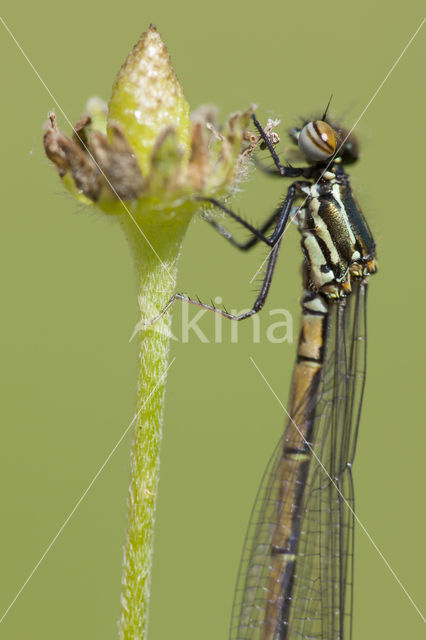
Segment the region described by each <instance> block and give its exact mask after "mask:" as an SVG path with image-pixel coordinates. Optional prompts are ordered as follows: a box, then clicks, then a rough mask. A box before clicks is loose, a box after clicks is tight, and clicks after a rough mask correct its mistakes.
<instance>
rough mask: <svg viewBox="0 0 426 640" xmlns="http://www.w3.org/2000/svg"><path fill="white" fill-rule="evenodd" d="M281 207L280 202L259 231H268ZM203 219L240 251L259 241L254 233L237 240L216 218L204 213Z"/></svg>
mask: <svg viewBox="0 0 426 640" xmlns="http://www.w3.org/2000/svg"><path fill="white" fill-rule="evenodd" d="M281 209H282V205H281V204H280V205H279V207H277V208H276V209H275V211H274V212H273V213H272V215H270V216H269V218H268V219H267V220H266V221H265V222H264V223H263V224H262V226H261V227H260V229H259V231H260V233H262V234H264V233H265V232H266V231H268V229H269V228H270V227H271V226H272V225H273V223H274V222H275V221H276V219H277V217H278V216H279V214H280V213H281ZM203 219H204V220H205V221H206V222H208V223H209V224H210V225H211V226H212V227H213V228H214V229H216V231H217V232H218V233H220V235H222V236H224V238H226V240H229V242H230V243H231V244H232V245H233V246H234V247H237V249H240V250H241V251H247V250H248V249H251V248H252V247H254V246H255V245H256V244H257V243H258V242H261V240H260V238H259V237H258V236H257V235H255V234H253V235H252V236H251V238H249V239H248V240H246V242H239V241H238V240H235V238H234V237H233V235H232V234H231V233H230V232H229V231H228V230H227V229H225V227H223V226H222V225H221V224H219V223H218V222H216V220H214V219H213V218H210V217H208V216H207V215H205V216H203Z"/></svg>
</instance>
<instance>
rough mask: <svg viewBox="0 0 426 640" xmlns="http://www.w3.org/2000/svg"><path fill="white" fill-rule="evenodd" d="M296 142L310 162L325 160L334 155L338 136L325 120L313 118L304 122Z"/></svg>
mask: <svg viewBox="0 0 426 640" xmlns="http://www.w3.org/2000/svg"><path fill="white" fill-rule="evenodd" d="M297 142H298V144H299V149H300V151H301V152H302V153H303V155H304V156H305V157H306V158H307V159H308V160H310V161H311V162H325V161H326V160H329V159H330V158H331V157H332V156H333V155H334V152H335V151H336V147H337V145H338V143H339V138H338V136H337V133H336V132H335V131H334V129H333V128H332V127H330V125H329V124H328V123H327V122H324V121H323V120H313V121H312V122H308V124H305V126H304V127H303V129H302V130H301V132H300V134H299V136H298V140H297Z"/></svg>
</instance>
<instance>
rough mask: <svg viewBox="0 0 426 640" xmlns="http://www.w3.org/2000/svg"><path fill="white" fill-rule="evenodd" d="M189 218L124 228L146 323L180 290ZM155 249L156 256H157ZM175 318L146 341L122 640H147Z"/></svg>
mask: <svg viewBox="0 0 426 640" xmlns="http://www.w3.org/2000/svg"><path fill="white" fill-rule="evenodd" d="M188 221H189V217H188V218H186V217H185V216H184V217H182V216H180V217H179V219H178V220H173V219H172V220H171V221H170V220H169V221H167V223H165V224H158V221H157V223H156V224H153V225H152V226H149V225H147V224H146V223H145V224H144V234H145V236H146V238H147V239H148V240H149V243H150V244H151V246H152V248H151V247H150V246H149V244H148V243H147V241H146V239H145V238H144V237H143V236H142V235H141V234H140V232H139V231H138V229H137V228H136V227H135V226H134V225H133V223H132V222H130V221H128V220H126V221H124V223H123V226H124V227H125V232H126V235H127V237H128V239H129V241H130V244H131V246H132V249H133V253H134V256H135V260H136V273H137V283H138V299H139V305H140V308H141V313H142V323H143V320H144V319H146V320H149V319H151V318H153V317H155V316H156V315H157V313H158V312H159V311H160V310H161V309H162V308H163V307H164V306H165V304H166V302H167V301H168V299H169V298H170V296H171V295H172V293H173V292H174V289H175V279H176V273H177V264H178V259H179V253H180V248H181V243H182V239H183V236H184V233H185V231H186V227H187V224H188ZM153 248H154V249H155V252H156V254H157V255H156V254H155V253H154V251H153ZM170 326H171V314H170V313H167V314H165V316H164V317H163V318H161V319H160V320H159V321H158V322H157V323H156V324H155V325H154V326H153V327H151V328H149V329H147V330H144V329H143V328H142V330H141V332H140V334H139V336H140V351H139V360H138V383H137V395H136V414H135V415H136V417H135V422H134V436H133V445H132V450H131V455H130V473H131V477H130V487H129V496H128V517H127V535H126V545H125V550H124V568H123V578H122V595H121V619H120V640H145V639H146V637H147V628H148V608H149V598H150V588H151V567H152V556H153V538H154V521H155V507H156V501H157V491H158V480H159V462H160V460H159V453H160V443H161V434H162V420H163V413H164V391H165V378H166V375H167V367H168V356H169V335H170Z"/></svg>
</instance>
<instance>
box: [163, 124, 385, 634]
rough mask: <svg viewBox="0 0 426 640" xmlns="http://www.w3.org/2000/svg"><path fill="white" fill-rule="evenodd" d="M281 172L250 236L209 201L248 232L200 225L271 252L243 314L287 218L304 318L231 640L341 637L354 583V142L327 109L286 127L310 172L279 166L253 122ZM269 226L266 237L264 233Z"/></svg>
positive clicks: (360, 383) (368, 270)
mask: <svg viewBox="0 0 426 640" xmlns="http://www.w3.org/2000/svg"><path fill="white" fill-rule="evenodd" d="M253 121H254V124H255V126H256V128H257V130H258V132H259V134H260V136H261V137H262V138H263V142H264V145H265V146H266V147H267V148H268V149H269V151H270V153H271V156H272V158H273V160H274V163H275V169H274V170H272V171H269V172H270V173H274V174H275V175H278V176H281V177H291V178H297V180H295V181H294V182H293V183H292V184H291V185H290V187H289V188H288V190H287V195H286V197H285V199H284V201H283V202H282V203H281V204H280V205H279V207H278V208H277V209H276V210H275V211H274V212H273V214H272V216H270V217H269V218H268V219H267V220H266V222H265V224H264V225H263V226H262V228H261V229H260V230H257V229H255V228H254V227H253V226H252V225H250V224H248V223H247V222H245V221H244V220H243V219H242V218H240V216H238V215H237V214H235V213H234V212H233V211H231V210H230V209H228V207H226V206H224V205H223V204H222V203H220V202H218V201H216V200H209V202H210V203H211V204H214V205H215V206H217V207H219V208H220V209H221V210H222V211H223V212H225V214H227V215H229V216H230V217H231V218H233V219H234V220H237V221H238V222H239V223H241V224H242V225H243V226H244V227H245V228H246V229H248V230H249V231H250V232H251V233H252V237H251V238H250V239H249V240H248V241H247V242H245V243H240V242H238V241H237V240H235V239H234V238H233V236H232V235H231V234H229V233H228V232H227V231H226V230H225V229H224V228H223V227H222V226H221V225H219V224H218V223H217V222H216V221H215V220H214V219H212V218H209V222H210V223H211V224H212V225H213V226H214V227H216V229H218V231H219V232H220V233H221V234H222V235H224V236H225V237H226V238H227V239H228V240H229V241H230V242H232V243H233V244H234V245H235V246H237V247H238V248H240V249H243V250H245V249H249V248H251V247H252V246H254V245H255V244H256V243H257V242H259V241H262V242H265V243H266V244H268V245H269V246H270V247H271V251H270V254H269V257H268V261H267V265H266V272H265V277H264V280H263V283H262V286H261V289H260V292H259V294H258V297H257V298H256V300H255V302H254V305H253V307H252V309H251V310H249V311H248V312H245V313H243V314H241V315H238V316H234V315H232V314H230V313H228V312H227V311H226V310H222V309H217V308H215V307H213V306H211V305H205V304H204V303H202V302H201V301H199V300H198V301H197V300H192V299H189V298H187V297H186V296H182V295H180V294H176V295H175V296H174V297H173V299H172V300H171V301H170V303H169V304H171V303H172V301H173V300H175V299H183V300H187V301H189V302H192V303H194V304H197V305H199V306H202V307H204V308H207V309H211V310H212V311H215V312H217V313H220V314H221V315H224V316H226V317H229V318H232V319H235V320H242V319H244V318H247V317H249V316H251V315H253V314H254V313H257V312H258V311H259V310H260V309H261V308H262V307H263V305H264V303H265V300H266V297H267V295H268V291H269V288H270V284H271V280H272V275H273V271H274V268H275V264H276V260H277V255H278V251H279V247H280V244H281V241H282V237H283V233H284V230H285V227H286V224H287V223H288V221H289V219H290V218H293V219H294V220H295V222H296V223H297V225H298V227H299V230H300V232H301V234H302V250H303V255H304V262H303V286H304V293H303V297H302V320H301V328H300V334H299V343H298V350H297V360H296V364H295V368H294V374H293V381H292V387H291V392H290V401H289V407H288V422H287V426H286V428H285V431H284V435H283V437H282V439H281V440H280V442H279V444H278V446H277V448H276V450H275V452H274V454H273V456H272V458H271V460H270V462H269V464H268V466H267V469H266V471H265V474H264V477H263V480H262V483H261V486H260V489H259V492H258V495H257V498H256V502H255V505H254V508H253V513H252V516H251V521H250V524H249V528H248V532H247V536H246V541H245V546H244V551H243V557H242V561H241V567H240V573H239V577H238V583H237V590H236V596H235V602H234V608H233V615H232V624H231V634H230V637H231V639H232V640H247V639H250V640H296V638H305V639H309V640H311V639H312V640H313V639H318V640H348V639H349V638H350V636H351V627H352V625H351V621H352V583H353V578H352V574H353V529H354V510H353V509H354V497H353V486H352V476H351V465H352V461H353V458H354V453H355V447H356V439H357V431H358V424H359V418H360V412H361V403H362V397H363V392H364V383H365V362H366V324H365V323H366V298H367V282H368V277H369V275H370V274H372V273H374V272H375V270H376V261H375V244H374V240H373V238H372V235H371V232H370V230H369V228H368V225H367V222H366V221H365V219H364V216H363V214H362V212H361V210H360V208H359V206H358V203H357V201H356V199H355V197H354V194H353V192H352V189H351V186H350V182H349V177H348V175H347V173H346V172H345V168H344V167H345V165H346V164H349V163H352V162H354V161H355V160H356V159H357V157H358V147H357V143H356V140H355V138H354V137H353V136H352V135H349V134H348V132H347V131H346V130H344V129H343V128H342V127H340V126H338V125H334V124H332V123H330V122H329V121H328V119H327V116H326V114H324V115H323V116H322V118H321V119H320V120H313V121H310V122H305V123H304V124H303V126H302V127H300V128H297V129H293V130H292V131H291V132H290V136H291V138H292V140H293V141H294V142H295V143H297V144H298V146H299V149H300V151H301V152H302V153H303V155H304V156H305V158H306V160H307V161H308V166H307V167H303V168H296V167H292V166H283V165H282V164H281V162H280V160H279V157H278V155H277V154H276V152H275V150H274V147H273V145H272V143H271V140H270V138H269V137H268V135H267V134H266V133H265V131H264V130H263V129H262V127H261V126H260V124H259V122H258V121H257V119H256V117H255V116H253ZM271 227H273V231H272V233H271V235H270V236H267V235H265V233H266V232H267V231H268V229H269V228H271Z"/></svg>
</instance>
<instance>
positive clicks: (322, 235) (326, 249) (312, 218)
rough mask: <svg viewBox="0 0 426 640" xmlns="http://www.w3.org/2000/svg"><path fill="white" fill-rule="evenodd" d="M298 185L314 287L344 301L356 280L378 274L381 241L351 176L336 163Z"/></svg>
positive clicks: (300, 219)
mask: <svg viewBox="0 0 426 640" xmlns="http://www.w3.org/2000/svg"><path fill="white" fill-rule="evenodd" d="M294 184H295V186H296V189H297V195H298V196H299V198H298V200H299V202H300V204H299V206H298V207H297V210H296V214H295V217H296V222H297V225H298V227H299V230H300V232H301V234H302V249H303V253H304V255H305V258H306V261H307V269H308V275H309V279H310V282H309V283H308V284H309V287H310V288H311V289H312V290H314V291H321V292H322V293H324V294H325V295H327V296H328V297H330V298H339V297H344V296H346V295H348V293H350V291H351V278H353V277H362V276H363V275H368V274H369V273H373V272H374V271H375V270H376V264H375V258H374V250H375V243H374V240H373V237H372V235H371V232H370V229H369V227H368V225H367V222H366V220H365V218H364V216H363V215H362V213H361V210H360V208H359V206H358V203H357V201H356V199H355V196H354V194H353V192H352V189H351V186H350V183H349V178H348V176H347V174H346V173H345V172H344V171H343V168H342V166H341V165H338V164H336V165H334V166H332V167H329V168H327V170H326V171H324V170H322V169H321V170H317V171H315V172H313V176H312V181H310V182H307V181H300V182H296V183H294ZM298 200H297V199H296V203H297V202H298Z"/></svg>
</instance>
